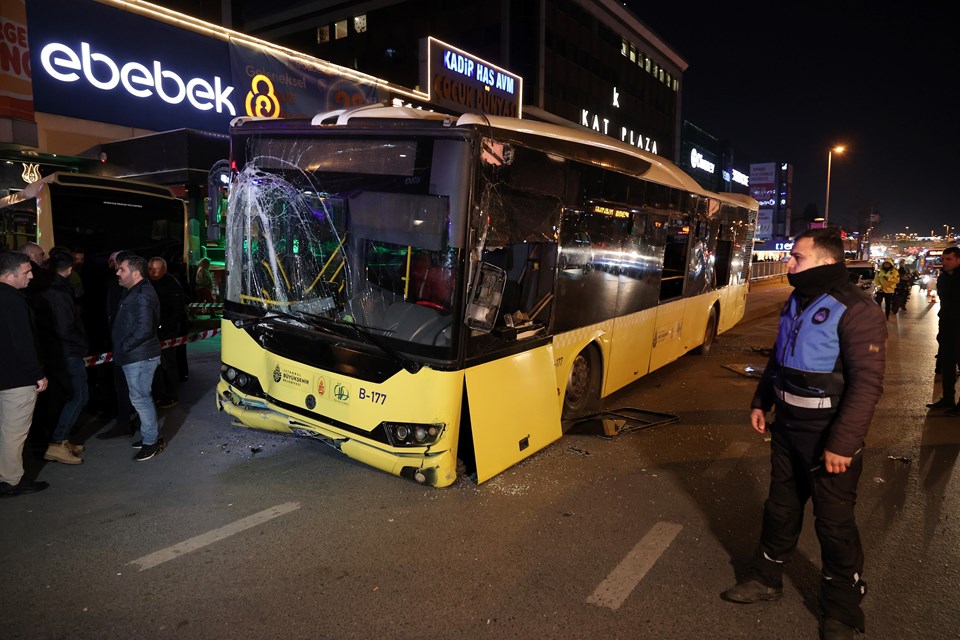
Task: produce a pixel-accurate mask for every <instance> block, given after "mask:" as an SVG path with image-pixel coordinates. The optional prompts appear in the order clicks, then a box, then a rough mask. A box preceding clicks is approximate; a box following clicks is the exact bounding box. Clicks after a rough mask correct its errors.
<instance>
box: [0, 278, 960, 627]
mask: <svg viewBox="0 0 960 640" xmlns="http://www.w3.org/2000/svg"><path fill="white" fill-rule="evenodd" d="M788 291H789V290H788V289H787V288H785V287H783V286H782V285H779V284H777V283H772V284H766V285H763V286H758V287H755V288H754V290H753V291H752V292H751V294H750V296H749V299H748V300H749V305H748V309H749V318H748V319H747V320H746V321H744V322H742V323H741V324H739V325H738V326H737V327H735V328H734V329H733V330H731V331H729V332H727V333H726V334H724V335H722V336H721V337H720V339H719V340H718V342H717V343H716V344H715V347H714V350H713V352H712V353H711V354H710V355H708V356H706V357H697V356H692V355H691V356H685V357H684V358H682V359H681V360H679V361H678V362H675V363H673V364H671V365H668V366H667V367H665V368H663V369H661V370H660V371H657V372H655V373H653V374H651V375H649V376H647V377H645V378H643V379H641V380H640V381H638V382H637V383H636V384H634V385H632V386H631V387H629V388H628V389H626V390H623V391H621V392H618V393H617V394H614V395H613V396H611V397H610V398H608V399H607V400H606V401H605V407H607V408H619V407H640V408H644V409H648V410H653V411H662V412H669V413H672V414H675V415H677V416H679V418H680V420H679V422H677V423H675V424H671V425H667V426H662V427H658V428H655V429H650V430H644V431H639V432H636V433H629V434H623V435H621V436H619V437H617V438H614V439H612V440H605V439H602V438H599V437H596V436H591V435H567V436H565V437H564V438H563V439H562V440H561V441H559V442H557V443H555V444H554V445H552V446H550V447H548V448H547V449H546V450H544V451H542V452H540V453H539V454H537V455H535V456H533V457H532V458H530V459H529V460H527V461H525V462H523V463H521V464H520V465H517V466H516V467H514V468H511V469H508V470H507V471H505V472H504V473H502V474H500V475H499V476H497V477H495V478H494V479H492V480H490V481H489V482H486V483H484V484H481V485H476V484H475V483H473V482H471V481H470V480H468V479H460V480H459V481H458V482H457V483H456V484H455V485H453V486H452V487H450V488H448V489H431V488H425V487H421V486H418V485H416V484H414V483H411V482H408V481H405V480H401V479H398V478H394V477H392V476H389V475H386V474H383V473H381V472H378V471H376V470H374V469H371V468H368V467H365V466H362V465H360V464H357V463H355V462H353V461H351V460H349V459H348V458H346V457H344V456H342V455H340V454H339V453H337V452H335V451H333V450H332V449H329V448H327V447H325V446H324V445H323V444H321V443H319V442H315V441H310V440H299V439H296V438H293V437H285V436H281V435H275V434H269V433H262V432H256V431H250V430H245V429H241V428H237V427H233V426H231V425H230V424H229V420H228V419H227V417H226V416H225V415H223V414H218V413H217V412H216V410H215V407H214V402H213V395H212V394H213V388H214V385H215V380H216V376H217V374H218V370H219V354H218V352H217V344H216V340H212V341H207V342H202V343H194V344H191V345H190V351H191V355H190V360H191V374H190V375H191V378H190V382H189V383H188V385H187V386H186V387H185V388H184V389H183V390H182V395H181V403H180V405H178V406H177V407H175V408H174V409H171V410H169V411H166V412H164V413H163V414H162V415H163V430H164V433H165V435H166V436H167V438H168V440H169V441H170V444H169V446H168V447H167V449H166V451H164V452H163V454H162V455H160V456H159V457H157V458H155V459H153V460H150V461H148V462H145V463H135V462H133V461H132V456H133V453H134V450H133V449H132V448H130V443H129V441H118V440H109V441H101V440H96V439H92V440H90V441H89V442H88V443H87V445H88V448H87V451H86V453H85V454H84V459H85V462H84V464H83V465H79V466H66V465H59V464H55V463H48V464H45V465H42V467H41V468H39V479H41V480H46V481H49V482H50V484H51V488H50V489H49V490H47V491H44V492H42V493H39V494H34V495H30V496H23V497H18V498H16V499H9V500H3V501H0V523H2V525H0V592H2V596H0V603H2V605H0V638H3V639H4V640H12V639H14V638H25V639H40V638H93V639H112V638H117V639H128V638H219V637H227V638H284V639H292V638H311V639H314V638H317V639H321V638H322V639H328V638H329V639H352V638H357V639H360V638H363V639H367V638H379V639H382V640H392V639H411V640H412V639H418V640H419V639H422V638H440V639H445V638H545V639H547V638H557V639H579V638H676V639H688V638H689V639H693V638H777V639H786V640H789V639H793V638H814V637H816V628H817V622H816V615H815V612H816V591H817V586H818V581H819V560H818V554H819V551H818V546H817V542H816V538H815V536H814V535H813V527H812V524H813V523H812V518H811V517H810V516H809V515H808V520H807V521H806V523H805V528H804V533H803V536H802V538H801V541H800V545H799V548H798V551H797V555H796V558H795V560H794V562H793V563H791V565H790V566H789V567H788V569H787V581H786V585H785V596H784V598H783V600H781V601H780V602H776V603H769V604H763V605H749V606H744V605H734V604H730V603H727V602H724V601H722V600H721V599H720V597H719V594H720V592H721V591H723V590H724V589H725V588H727V587H728V586H730V585H731V584H732V583H733V582H734V581H735V579H736V577H737V575H738V573H739V572H742V570H743V567H744V564H743V562H744V560H745V559H746V558H747V557H748V556H749V554H750V553H751V551H752V549H753V547H754V545H755V544H756V538H757V535H758V533H759V527H760V515H761V508H762V502H763V498H764V496H765V493H766V482H767V464H768V463H767V455H768V450H769V445H768V443H767V442H766V441H765V440H764V438H763V437H761V436H759V435H758V434H756V433H755V432H754V431H753V430H752V429H750V427H749V426H748V424H747V406H748V404H749V400H750V397H751V396H752V393H753V389H754V386H755V382H756V381H755V380H754V379H751V378H749V377H746V376H745V375H741V374H738V373H737V372H735V371H733V370H731V369H730V368H726V367H725V366H724V365H732V366H734V367H733V368H734V369H736V368H737V366H736V365H745V364H755V365H761V364H762V363H763V362H764V361H765V357H764V356H763V355H762V353H760V352H759V350H760V349H763V348H766V347H769V346H770V345H771V344H772V342H773V338H774V335H775V324H776V317H777V315H776V310H777V308H778V306H779V304H780V303H782V301H783V299H784V298H785V296H786V294H787V292H788ZM935 311H936V307H935V306H928V305H927V304H926V303H925V301H923V300H922V299H921V298H920V297H919V296H918V295H917V294H916V290H915V291H914V296H913V299H912V300H911V305H910V307H909V309H908V310H907V311H905V312H903V313H902V314H901V315H900V316H898V317H896V318H895V319H893V320H891V322H890V341H889V360H888V369H887V381H886V392H885V394H884V398H883V401H882V402H881V405H880V407H879V410H878V413H877V417H876V420H875V422H874V425H873V427H872V429H871V433H870V437H869V441H868V448H867V449H866V451H865V454H864V455H865V470H864V474H863V477H862V480H861V485H860V487H861V492H860V493H861V496H860V503H859V505H858V518H859V522H860V525H861V535H862V538H863V541H864V545H865V549H866V557H867V569H866V572H865V577H866V581H867V583H868V585H869V589H870V592H869V595H868V597H867V598H866V600H865V601H864V607H865V610H866V614H867V630H868V637H871V638H880V639H883V638H888V639H898V640H899V639H903V638H958V637H960V607H958V606H957V604H956V596H957V594H958V593H960V529H958V521H960V497H958V492H957V483H956V480H954V479H953V478H952V474H953V470H954V465H955V463H956V459H957V454H958V452H960V419H956V418H947V417H941V416H937V415H928V413H927V411H926V409H925V407H924V406H923V405H924V403H925V402H929V401H930V400H931V399H933V398H935V397H938V396H939V394H938V392H937V391H935V388H934V375H933V354H934V352H935V348H934V345H935V341H934V337H935V334H936V317H935V315H936V314H935ZM87 419H90V417H89V416H88V417H87ZM87 426H91V427H93V428H95V427H97V426H98V424H97V423H95V422H94V423H90V424H88V425H87Z"/></svg>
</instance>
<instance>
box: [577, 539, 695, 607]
mask: <svg viewBox="0 0 960 640" xmlns="http://www.w3.org/2000/svg"><path fill="white" fill-rule="evenodd" d="M681 529H683V526H682V525H679V524H675V523H673V522H658V523H657V524H655V525H653V528H652V529H650V531H648V532H647V535H645V536H643V538H641V539H640V542H638V543H637V544H636V546H635V547H634V548H633V549H631V550H630V553H628V554H627V556H626V557H625V558H624V559H623V560H621V561H620V564H618V565H617V566H616V567H615V568H614V570H613V571H611V572H610V575H608V576H607V578H606V579H605V580H604V581H603V582H601V583H600V584H599V585H598V586H597V588H596V589H595V590H594V592H593V593H592V594H590V597H589V598H587V602H588V603H590V604H595V605H597V606H598V607H607V608H609V609H614V610H616V609H619V608H620V605H622V604H623V601H624V600H626V599H627V596H629V595H630V593H631V592H632V591H633V590H634V589H635V588H636V586H637V585H638V584H640V581H641V580H643V576H645V575H647V571H649V570H650V568H651V567H652V566H653V565H654V564H655V563H656V562H657V560H658V559H659V558H660V556H662V555H663V552H664V551H666V550H667V547H669V546H670V543H671V542H673V539H674V538H676V537H677V534H678V533H680V530H681Z"/></svg>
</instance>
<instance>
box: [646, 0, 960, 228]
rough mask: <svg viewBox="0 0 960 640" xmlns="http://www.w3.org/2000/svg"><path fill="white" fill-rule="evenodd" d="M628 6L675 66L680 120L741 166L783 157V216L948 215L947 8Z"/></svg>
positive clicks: (889, 218) (951, 142) (923, 223)
mask: <svg viewBox="0 0 960 640" xmlns="http://www.w3.org/2000/svg"><path fill="white" fill-rule="evenodd" d="M878 4H879V5H880V6H875V5H874V4H873V3H852V2H841V1H839V0H838V1H837V2H834V3H831V4H829V5H827V4H822V3H820V2H791V3H781V2H776V1H768V2H763V3H759V2H754V1H750V2H732V3H720V2H712V3H684V2H659V3H645V2H644V3H641V2H638V1H637V0H631V1H630V2H628V6H629V7H630V8H631V9H632V10H633V12H634V13H635V14H636V15H637V17H638V18H639V19H640V20H641V21H642V22H644V23H645V24H647V25H648V26H649V27H650V28H651V29H652V30H653V31H654V32H655V33H657V34H658V35H660V36H661V37H662V38H663V39H664V40H665V41H666V42H667V43H668V44H669V45H670V46H671V47H672V48H673V49H674V50H675V51H676V52H677V53H679V54H680V56H681V57H683V58H684V59H685V60H686V61H687V63H688V64H689V67H688V69H687V71H686V73H685V74H684V76H683V82H684V86H683V117H684V119H687V120H690V121H691V122H692V123H694V124H696V125H697V126H699V127H700V128H702V129H704V130H705V131H707V132H708V133H710V134H712V135H714V136H715V137H717V138H720V139H729V140H731V142H732V143H733V146H734V149H735V150H738V151H739V152H741V153H745V154H748V155H749V158H750V161H752V162H773V161H786V162H790V163H792V164H793V165H794V198H793V208H794V214H795V215H798V214H800V213H802V212H803V210H804V208H805V207H806V206H807V205H808V204H810V203H812V204H814V205H815V206H816V207H817V210H818V211H819V212H820V215H823V208H824V198H825V192H826V177H827V152H828V150H829V149H830V148H832V147H833V146H835V145H837V144H843V145H845V146H846V147H847V152H846V153H844V154H843V155H841V156H838V155H837V154H834V157H833V169H832V171H831V186H830V220H831V222H837V223H841V224H848V225H851V226H853V225H855V224H856V221H857V215H858V213H859V212H863V211H868V210H870V208H871V207H872V208H874V210H875V211H876V213H879V214H880V219H881V222H880V225H879V229H878V230H879V232H881V233H891V232H903V231H904V229H905V227H907V226H909V230H910V232H911V233H912V232H917V233H920V234H921V235H923V234H928V233H930V230H931V229H935V230H936V231H938V232H942V231H943V225H944V224H949V225H951V226H953V225H958V224H960V211H958V209H960V207H958V204H957V196H956V193H957V182H958V181H957V176H958V171H957V168H956V167H957V164H958V158H957V146H958V143H960V136H958V133H960V131H958V129H960V127H958V118H957V115H956V114H957V111H958V105H957V103H958V100H960V98H958V95H960V89H958V88H957V87H956V86H955V85H956V83H957V81H958V79H960V74H958V73H957V69H956V66H957V62H958V53H960V51H958V50H960V45H958V42H960V37H958V35H957V33H956V30H957V24H958V23H957V21H956V20H955V19H953V17H952V16H951V15H948V14H949V12H950V9H949V7H950V4H949V3H942V4H938V5H934V4H933V3H927V2H913V3H904V4H897V5H895V6H897V7H899V10H894V8H893V6H894V5H892V4H891V5H888V4H887V3H878Z"/></svg>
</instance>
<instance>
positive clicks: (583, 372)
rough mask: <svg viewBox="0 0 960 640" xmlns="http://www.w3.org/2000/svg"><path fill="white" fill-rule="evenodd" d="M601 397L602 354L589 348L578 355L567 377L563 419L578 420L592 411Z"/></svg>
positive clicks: (592, 347)
mask: <svg viewBox="0 0 960 640" xmlns="http://www.w3.org/2000/svg"><path fill="white" fill-rule="evenodd" d="M599 396H600V354H599V353H598V352H597V348H596V347H594V346H588V347H587V348H586V349H584V350H583V351H581V352H580V353H578V354H577V357H576V358H574V360H573V365H571V367H570V374H569V375H568V376H567V388H566V391H565V392H564V395H563V419H565V420H566V419H570V418H576V417H579V416H582V415H584V414H585V413H587V412H588V410H589V409H591V408H592V407H593V406H594V405H595V404H596V401H597V399H598V398H599Z"/></svg>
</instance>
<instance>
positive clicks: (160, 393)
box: [153, 348, 180, 404]
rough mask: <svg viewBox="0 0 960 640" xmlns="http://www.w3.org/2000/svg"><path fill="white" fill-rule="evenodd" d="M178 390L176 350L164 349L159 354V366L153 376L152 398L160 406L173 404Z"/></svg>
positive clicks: (178, 377)
mask: <svg viewBox="0 0 960 640" xmlns="http://www.w3.org/2000/svg"><path fill="white" fill-rule="evenodd" d="M179 390H180V368H179V367H178V366H177V353H176V349H175V348H174V349H164V350H163V351H161V352H160V366H159V367H157V372H156V373H155V374H154V375H153V397H154V399H155V400H156V401H157V402H159V403H161V404H164V403H167V402H173V401H175V400H176V399H177V393H178V391H179Z"/></svg>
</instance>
